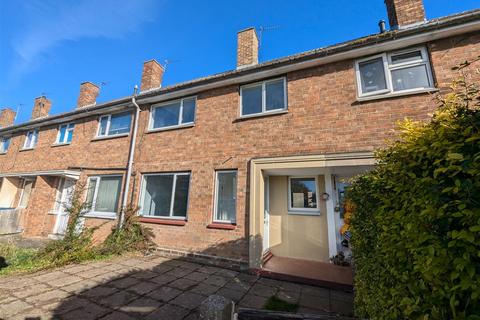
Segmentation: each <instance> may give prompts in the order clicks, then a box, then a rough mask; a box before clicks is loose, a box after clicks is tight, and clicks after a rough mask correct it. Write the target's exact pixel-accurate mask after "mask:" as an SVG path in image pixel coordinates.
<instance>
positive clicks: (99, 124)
mask: <svg viewBox="0 0 480 320" xmlns="http://www.w3.org/2000/svg"><path fill="white" fill-rule="evenodd" d="M122 113H125V114H127V113H128V114H130V129H129V131H128V132H125V133H116V134H108V132H109V131H110V124H111V120H112V116H114V115H117V114H122ZM103 118H107V127H106V128H105V134H104V135H101V134H100V131H101V129H102V126H101V125H102V119H103ZM131 131H132V113H131V112H128V111H122V112H116V113H110V114H104V115H101V116H99V117H98V127H97V133H96V135H95V138H96V139H105V138H110V137H123V136H128V135H129V134H130V132H131Z"/></svg>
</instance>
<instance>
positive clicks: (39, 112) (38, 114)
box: [32, 96, 52, 120]
mask: <svg viewBox="0 0 480 320" xmlns="http://www.w3.org/2000/svg"><path fill="white" fill-rule="evenodd" d="M51 107H52V102H51V101H50V100H49V99H48V98H47V97H45V96H41V97H37V98H35V101H34V104H33V110H32V120H34V119H38V118H43V117H47V116H48V113H49V112H50V108H51Z"/></svg>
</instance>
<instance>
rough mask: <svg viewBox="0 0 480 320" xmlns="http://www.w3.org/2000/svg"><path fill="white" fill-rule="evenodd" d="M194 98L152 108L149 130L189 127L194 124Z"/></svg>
mask: <svg viewBox="0 0 480 320" xmlns="http://www.w3.org/2000/svg"><path fill="white" fill-rule="evenodd" d="M196 102H197V101H196V98H194V97H193V98H184V99H180V100H176V101H170V102H167V103H162V104H160V105H156V106H154V107H153V108H152V112H151V119H150V130H155V129H165V128H172V127H179V126H183V125H191V124H193V123H194V122H195V108H196Z"/></svg>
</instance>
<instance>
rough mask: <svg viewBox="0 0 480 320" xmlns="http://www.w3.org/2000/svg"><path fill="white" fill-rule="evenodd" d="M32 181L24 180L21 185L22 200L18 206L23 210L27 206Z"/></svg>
mask: <svg viewBox="0 0 480 320" xmlns="http://www.w3.org/2000/svg"><path fill="white" fill-rule="evenodd" d="M32 187H33V180H25V184H24V185H23V192H22V198H21V199H20V203H19V206H20V207H23V208H25V207H26V206H27V205H28V199H29V198H30V194H31V193H32Z"/></svg>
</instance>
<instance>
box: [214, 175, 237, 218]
mask: <svg viewBox="0 0 480 320" xmlns="http://www.w3.org/2000/svg"><path fill="white" fill-rule="evenodd" d="M217 184H218V185H217V207H216V208H217V209H216V212H215V214H216V216H215V220H219V221H231V222H234V221H235V212H236V195H237V173H236V172H218V173H217Z"/></svg>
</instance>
